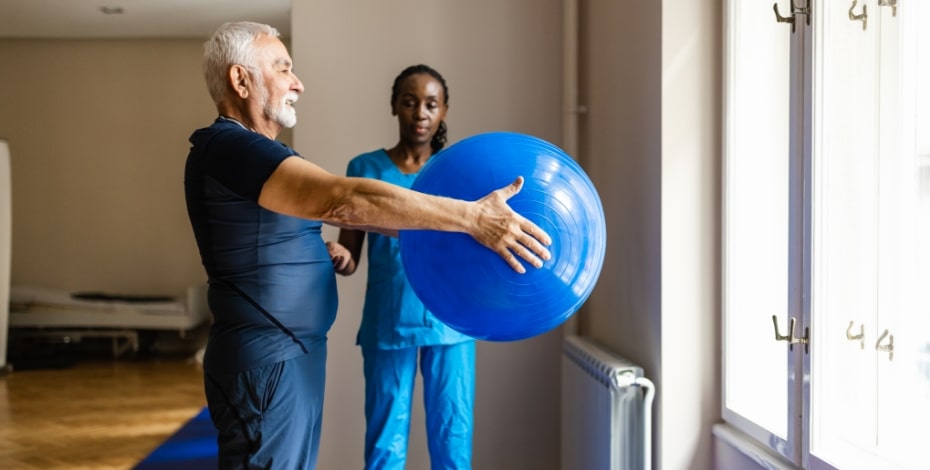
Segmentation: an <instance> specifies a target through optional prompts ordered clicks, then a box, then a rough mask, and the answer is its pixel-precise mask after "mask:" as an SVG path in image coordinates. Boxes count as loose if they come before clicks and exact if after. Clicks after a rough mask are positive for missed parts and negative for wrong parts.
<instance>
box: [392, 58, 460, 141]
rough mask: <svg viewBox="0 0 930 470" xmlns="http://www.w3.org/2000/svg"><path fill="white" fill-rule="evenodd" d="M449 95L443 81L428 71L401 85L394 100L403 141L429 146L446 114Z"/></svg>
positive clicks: (408, 79) (413, 76)
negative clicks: (444, 90) (443, 86)
mask: <svg viewBox="0 0 930 470" xmlns="http://www.w3.org/2000/svg"><path fill="white" fill-rule="evenodd" d="M445 101H446V97H445V94H444V93H443V90H442V84H441V83H439V81H438V80H436V79H435V78H433V77H432V75H430V74H427V73H417V74H413V75H411V76H409V77H407V78H405V79H404V81H403V82H401V84H400V86H399V87H398V93H397V99H396V100H395V101H394V103H393V110H392V111H393V114H394V115H395V116H397V124H398V127H399V130H400V139H401V141H403V142H405V143H407V144H410V145H429V143H430V141H431V140H432V139H433V135H434V134H436V131H437V130H438V129H439V123H440V122H442V120H443V119H445V117H446V110H447V108H448V107H447V106H446V104H445Z"/></svg>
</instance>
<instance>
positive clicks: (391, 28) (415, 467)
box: [291, 0, 561, 470]
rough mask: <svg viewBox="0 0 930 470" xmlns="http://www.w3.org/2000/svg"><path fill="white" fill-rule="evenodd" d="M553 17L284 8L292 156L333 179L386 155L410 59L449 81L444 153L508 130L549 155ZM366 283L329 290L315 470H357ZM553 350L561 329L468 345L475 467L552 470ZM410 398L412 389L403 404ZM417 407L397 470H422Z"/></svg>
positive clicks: (365, 6)
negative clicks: (394, 89) (354, 163)
mask: <svg viewBox="0 0 930 470" xmlns="http://www.w3.org/2000/svg"><path fill="white" fill-rule="evenodd" d="M560 15H561V4H560V1H559V0H507V1H499V0H470V1H468V2H436V1H431V0H392V1H390V2H381V1H369V2H359V1H350V2H345V1H341V0H329V1H325V0H322V1H321V0H295V1H294V2H293V5H292V28H291V30H292V34H291V52H292V56H293V58H294V61H295V65H296V72H297V73H298V75H299V76H300V78H301V80H303V82H304V86H305V87H306V91H305V93H304V94H303V96H302V97H301V100H300V103H299V104H298V112H299V122H298V125H297V127H296V128H295V130H294V144H295V148H296V149H297V150H298V151H299V152H301V154H303V155H304V156H305V157H308V158H310V159H311V160H313V161H314V162H316V163H318V164H320V165H322V166H323V167H324V168H326V169H328V170H330V171H332V172H336V173H343V172H344V171H345V165H346V163H348V160H349V158H351V157H352V156H354V155H356V154H359V153H361V152H364V151H368V150H372V149H375V148H379V147H389V146H391V145H393V144H394V143H395V142H396V139H397V127H396V120H395V118H394V117H393V116H391V114H390V106H389V101H390V87H391V84H392V82H393V79H394V77H395V76H396V75H397V73H399V72H400V71H401V70H402V69H403V68H404V67H406V66H407V65H410V64H414V63H421V62H422V63H426V64H428V65H431V66H432V67H434V68H436V69H437V70H439V71H440V72H441V73H442V74H443V75H444V77H445V78H446V80H447V82H448V85H449V88H450V93H449V96H450V108H449V114H448V119H447V121H448V125H449V133H450V142H455V141H457V140H461V139H462V138H464V137H467V136H469V135H473V134H476V133H479V132H486V131H493V130H508V131H515V132H523V133H527V134H532V135H535V136H537V137H540V138H543V139H546V140H548V141H550V142H553V143H555V144H558V143H559V137H560V130H561V105H560V96H561V62H560V61H561V58H560V53H559V51H560V48H561V16H560ZM329 233H330V235H329V237H330V238H333V237H335V231H330V232H329ZM363 263H364V262H363ZM365 273H366V270H365V265H364V264H363V269H361V270H360V271H359V272H358V273H356V274H355V275H354V276H352V277H350V278H340V279H339V290H340V308H339V314H338V318H337V320H336V324H335V326H334V328H333V329H332V331H331V333H330V336H329V365H328V377H327V390H326V397H327V398H326V400H327V401H326V407H325V415H324V427H323V438H322V444H321V446H322V449H321V452H320V468H321V469H336V470H339V469H347V468H361V466H362V457H363V456H362V446H363V432H364V417H363V408H362V407H363V390H362V387H363V380H362V372H361V353H360V351H359V349H358V347H356V346H355V345H354V342H355V333H356V330H357V328H358V322H359V319H360V315H361V314H360V312H361V308H362V300H363V296H364V286H365V275H366V274H365ZM560 344H561V334H560V332H559V331H553V332H550V333H547V334H545V335H542V336H540V337H537V338H533V339H530V340H525V341H520V342H514V343H487V342H481V343H479V345H478V363H477V369H478V377H477V397H476V400H477V403H476V415H475V448H474V468H476V469H482V470H496V469H501V470H505V469H506V470H511V469H513V470H521V469H527V470H546V469H557V468H558V462H559V364H560V362H559V361H560V354H561V350H560ZM420 397H421V395H420V391H419V390H418V391H417V395H416V398H415V400H420ZM417 406H418V408H417V409H416V410H415V412H414V416H413V424H412V428H413V429H412V432H411V440H412V442H411V447H410V458H409V462H408V466H407V469H408V470H421V469H428V468H429V463H428V457H427V451H426V446H425V437H424V432H423V427H424V425H423V421H422V419H423V415H422V407H421V406H420V403H417Z"/></svg>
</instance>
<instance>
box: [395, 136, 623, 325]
mask: <svg viewBox="0 0 930 470" xmlns="http://www.w3.org/2000/svg"><path fill="white" fill-rule="evenodd" d="M518 176H523V178H524V185H523V189H522V190H521V191H520V192H519V193H517V194H516V195H515V196H513V197H512V198H511V199H510V200H509V201H508V203H509V205H510V207H512V208H513V209H514V210H515V211H516V212H518V213H520V214H521V215H523V216H524V217H526V218H527V219H529V220H531V221H533V223H535V224H536V225H538V226H539V227H540V228H542V229H543V230H545V231H546V233H548V234H549V236H550V237H551V238H552V245H551V246H549V250H550V252H551V253H552V257H551V258H550V259H549V260H548V261H546V262H545V263H544V264H543V266H542V267H541V268H535V267H533V266H532V265H530V264H528V263H526V262H524V261H523V260H522V259H521V260H520V261H521V262H523V264H524V266H526V273H524V274H519V273H517V272H515V271H514V270H513V269H511V268H510V266H508V265H507V263H506V262H504V260H503V259H501V258H500V256H498V255H497V253H495V252H493V251H491V250H490V249H488V248H486V247H484V246H482V245H481V244H479V243H478V242H476V241H475V240H474V239H473V238H471V237H470V236H469V235H466V234H462V233H455V232H439V231H432V230H403V231H401V232H400V234H399V238H400V240H399V244H400V254H401V262H402V263H403V266H404V270H405V272H406V274H407V278H408V279H409V281H410V285H411V287H412V288H413V290H414V292H415V293H416V294H417V296H419V298H420V299H421V300H422V301H423V304H424V305H425V306H426V307H427V308H428V309H429V310H430V311H431V312H432V313H433V315H435V316H436V317H437V318H439V320H441V321H442V322H443V323H445V324H447V325H449V326H450V327H451V328H453V329H455V330H457V331H459V332H461V333H464V334H466V335H468V336H471V337H473V338H477V339H481V340H487V341H515V340H521V339H525V338H529V337H532V336H536V335H539V334H541V333H545V332H547V331H549V330H552V329H553V328H555V327H556V326H559V325H561V324H562V323H563V322H564V321H565V320H567V319H568V318H570V317H571V316H572V315H573V314H574V313H575V312H576V311H577V310H578V308H580V307H581V305H582V304H583V303H584V301H585V300H586V299H587V298H588V296H589V295H590V294H591V291H592V290H593V289H594V285H595V283H596V282H597V278H598V276H599V275H600V272H601V267H602V266H603V264H604V252H605V250H606V246H607V229H606V224H605V221H604V209H603V206H602V205H601V200H600V198H599V197H598V194H597V190H596V189H595V188H594V185H593V184H592V183H591V180H590V179H589V178H588V176H587V175H586V174H585V172H584V171H583V170H582V169H581V167H580V166H579V165H578V164H577V163H576V162H575V161H574V160H573V159H572V158H571V157H570V156H568V155H567V154H566V153H565V152H563V151H562V150H561V149H560V148H558V147H556V146H555V145H552V144H550V143H548V142H546V141H544V140H542V139H539V138H536V137H533V136H529V135H525V134H519V133H513V132H489V133H484V134H478V135H474V136H471V137H468V138H466V139H463V140H461V141H459V142H457V143H455V144H454V145H451V146H450V147H448V148H447V149H445V150H443V151H441V152H439V153H437V154H436V155H434V156H433V157H432V158H430V160H429V162H428V163H427V164H426V165H425V166H424V167H423V169H422V170H421V171H420V174H419V175H418V176H417V178H416V180H414V182H413V186H412V188H413V189H414V190H416V191H420V192H423V193H427V194H434V195H439V196H448V197H452V198H457V199H465V200H477V199H480V198H481V197H483V196H485V195H487V194H488V193H490V192H491V191H493V190H495V189H499V188H502V187H504V186H506V185H508V184H510V183H512V182H513V181H514V180H515V179H516V178H517V177H518Z"/></svg>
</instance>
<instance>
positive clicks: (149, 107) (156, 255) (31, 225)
mask: <svg viewBox="0 0 930 470" xmlns="http://www.w3.org/2000/svg"><path fill="white" fill-rule="evenodd" d="M200 44H201V41H199V40H157V41H142V40H139V41H91V40H89V41H56V40H49V41H43V40H2V41H0V63H2V64H3V65H2V68H0V104H2V106H0V136H2V137H3V138H5V139H7V140H8V141H9V144H10V152H11V157H12V180H13V257H12V273H11V277H12V282H13V283H14V284H17V283H19V284H35V285H41V286H47V287H53V288H62V289H69V290H103V291H111V292H119V293H159V294H180V293H183V292H184V288H185V287H186V286H187V285H188V284H192V283H198V282H203V280H204V279H205V276H204V274H203V269H202V267H201V265H200V259H199V256H198V254H197V251H196V246H195V244H194V241H193V238H192V235H191V229H190V224H189V223H188V221H187V213H186V210H185V206H184V195H183V170H184V159H185V156H186V153H187V146H188V145H187V136H188V135H189V134H190V132H191V130H193V129H194V128H195V127H198V126H202V125H205V124H208V123H209V122H210V120H211V119H212V117H213V116H214V114H215V111H214V109H213V106H212V104H211V102H210V99H209V97H208V96H207V93H206V91H205V87H204V85H203V79H202V78H201V75H200V51H201V49H200Z"/></svg>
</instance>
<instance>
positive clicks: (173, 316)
mask: <svg viewBox="0 0 930 470" xmlns="http://www.w3.org/2000/svg"><path fill="white" fill-rule="evenodd" d="M206 303H207V302H206V285H202V286H200V285H197V286H191V287H189V288H188V289H187V292H186V295H185V296H183V297H182V298H172V297H162V296H131V295H113V294H106V293H99V292H77V293H72V292H67V291H62V290H56V289H48V288H43V287H34V286H23V285H13V286H11V287H10V316H9V327H10V329H11V330H15V331H11V336H13V335H14V334H15V335H18V336H40V337H50V338H59V339H63V340H65V341H74V342H80V341H81V340H83V339H84V338H87V337H102V338H110V339H111V340H112V347H113V354H114V356H120V355H122V354H124V353H126V352H128V351H130V350H131V351H133V352H138V351H139V332H140V331H145V330H149V331H151V330H154V331H159V330H169V331H170V330H174V331H177V332H178V334H179V335H180V336H181V337H184V336H185V335H186V334H187V333H188V332H189V331H191V330H193V329H195V328H197V327H199V326H201V325H203V324H204V323H206V322H208V321H209V320H210V312H209V308H208V307H207V305H206Z"/></svg>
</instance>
